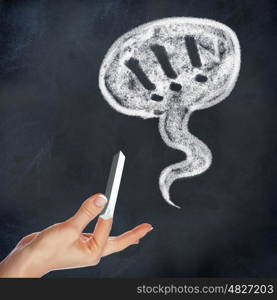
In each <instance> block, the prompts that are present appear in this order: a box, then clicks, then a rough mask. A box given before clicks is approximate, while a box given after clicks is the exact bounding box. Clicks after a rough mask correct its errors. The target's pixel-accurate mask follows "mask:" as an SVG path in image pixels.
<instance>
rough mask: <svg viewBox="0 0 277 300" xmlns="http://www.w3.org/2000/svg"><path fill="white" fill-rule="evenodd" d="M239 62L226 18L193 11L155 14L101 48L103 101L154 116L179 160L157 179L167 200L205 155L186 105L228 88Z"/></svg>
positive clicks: (199, 105) (200, 105)
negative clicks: (180, 14) (192, 130)
mask: <svg viewBox="0 0 277 300" xmlns="http://www.w3.org/2000/svg"><path fill="white" fill-rule="evenodd" d="M239 69H240V46H239V42H238V39H237V37H236V34H235V33H234V32H233V31H232V30H231V29H230V28H229V27H227V26H226V25H224V24H222V23H219V22H216V21H212V20H208V19H198V18H186V17H172V18H166V19H161V20H156V21H153V22H150V23H146V24H144V25H141V26H138V27H136V28H135V29H133V30H131V31H129V32H127V33H126V34H124V35H123V36H121V37H120V38H119V39H118V40H116V41H115V42H114V44H113V45H112V46H111V48H110V49H109V51H108V53H107V54H106V56H105V58H104V60H103V63H102V65H101V69H100V74H99V87H100V90H101V92H102V94H103V96H104V98H105V99H106V100H107V102H108V103H109V104H110V105H111V106H112V107H113V108H114V109H116V110H117V111H119V112H120V113H123V114H126V115H129V116H139V117H142V118H145V119H147V118H159V131H160V134H161V137H162V139H163V140H164V142H165V143H166V144H167V145H168V146H169V147H171V148H173V149H177V150H180V151H183V152H184V153H185V155H186V159H185V160H184V161H181V162H178V163H175V164H173V165H170V166H168V167H166V168H165V169H164V170H163V171H162V172H161V175H160V179H159V185H160V190H161V193H162V195H163V198H164V199H165V200H166V201H167V202H168V203H169V204H171V205H173V206H176V207H179V206H177V205H175V204H174V203H173V202H172V200H171V198H170V194H169V190H170V186H171V185H172V183H173V182H174V181H175V180H176V179H179V178H185V177H190V176H194V175H197V174H201V173H203V172H204V171H206V170H207V169H208V168H209V166H210V165H211V162H212V154H211V151H210V149H209V148H208V147H207V146H206V145H205V144H204V143H203V142H202V141H200V140H199V139H198V138H197V137H195V136H194V135H192V134H191V133H190V132H189V130H188V122H189V119H190V116H191V114H192V112H193V111H195V110H200V109H205V108H208V107H211V106H213V105H215V104H217V103H219V102H220V101H222V100H224V99H225V98H226V97H227V96H228V95H229V94H230V93H231V91H232V89H233V87H234V85H235V83H236V80H237V77H238V74H239Z"/></svg>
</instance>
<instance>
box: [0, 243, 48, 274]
mask: <svg viewBox="0 0 277 300" xmlns="http://www.w3.org/2000/svg"><path fill="white" fill-rule="evenodd" d="M47 272H49V271H48V270H46V269H45V268H43V265H42V264H41V263H40V260H39V255H38V253H37V251H36V249H34V248H32V247H28V246H26V247H24V248H22V249H16V250H14V251H12V252H11V254H10V255H9V256H8V257H6V258H5V259H4V260H3V261H2V262H1V264H0V278H1V277H2V278H9V277H10V278H24V277H25V278H26V277H27V278H35V277H42V276H43V275H45V274H46V273H47Z"/></svg>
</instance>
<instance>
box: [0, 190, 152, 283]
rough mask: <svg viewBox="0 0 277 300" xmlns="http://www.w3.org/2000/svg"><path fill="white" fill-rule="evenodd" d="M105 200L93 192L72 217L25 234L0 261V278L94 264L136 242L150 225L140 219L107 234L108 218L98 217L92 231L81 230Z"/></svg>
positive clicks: (101, 207)
mask: <svg viewBox="0 0 277 300" xmlns="http://www.w3.org/2000/svg"><path fill="white" fill-rule="evenodd" d="M106 203H107V199H106V197H105V196H104V195H102V194H95V195H93V196H91V197H90V198H88V199H87V200H85V201H84V202H83V204H82V205H81V207H80V208H79V210H78V211H77V212H76V213H75V215H74V216H73V217H71V218H69V219H68V220H66V221H64V222H62V223H58V224H54V225H52V226H50V227H48V228H46V229H44V230H43V231H41V232H35V233H32V234H30V235H27V236H25V237H24V238H23V239H22V240H21V241H20V242H19V243H18V244H17V246H16V247H15V249H14V250H13V251H12V252H11V253H10V254H9V255H8V256H7V257H6V258H5V259H4V260H3V261H2V262H1V263H0V278H9V277H10V278H11V277H15V278H19V277H41V276H43V275H45V274H46V273H48V272H50V271H53V270H60V269H70V268H80V267H87V266H94V265H97V264H98V263H99V261H100V259H101V258H102V257H104V256H107V255H110V254H112V253H115V252H119V251H122V250H124V249H125V248H127V247H129V246H130V245H134V244H138V243H139V240H140V239H141V238H143V237H144V236H145V235H146V234H147V233H148V232H149V231H151V230H152V229H153V227H152V226H151V225H150V224H147V223H144V224H141V225H139V226H137V227H135V228H133V229H132V230H130V231H127V232H125V233H123V234H121V235H119V236H115V237H109V235H110V231H111V228H112V218H110V219H107V220H105V219H103V218H101V217H99V218H98V220H97V223H96V226H95V229H94V232H93V233H83V230H84V229H85V227H86V226H87V225H88V224H89V223H90V222H91V221H92V220H93V219H95V218H96V217H97V216H98V215H99V214H100V212H101V211H102V210H103V208H104V207H105V205H106Z"/></svg>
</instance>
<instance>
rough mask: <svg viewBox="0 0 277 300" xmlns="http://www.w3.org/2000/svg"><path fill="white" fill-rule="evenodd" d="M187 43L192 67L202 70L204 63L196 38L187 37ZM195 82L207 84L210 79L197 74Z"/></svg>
mask: <svg viewBox="0 0 277 300" xmlns="http://www.w3.org/2000/svg"><path fill="white" fill-rule="evenodd" d="M185 43H186V48H187V51H188V55H189V59H190V62H191V64H192V66H193V67H195V68H201V67H202V62H201V58H200V55H199V52H198V48H197V45H196V42H195V39H194V37H193V36H191V35H187V36H185ZM195 80H196V81H198V82H206V81H207V80H208V78H207V77H206V76H205V75H202V74H197V75H196V76H195Z"/></svg>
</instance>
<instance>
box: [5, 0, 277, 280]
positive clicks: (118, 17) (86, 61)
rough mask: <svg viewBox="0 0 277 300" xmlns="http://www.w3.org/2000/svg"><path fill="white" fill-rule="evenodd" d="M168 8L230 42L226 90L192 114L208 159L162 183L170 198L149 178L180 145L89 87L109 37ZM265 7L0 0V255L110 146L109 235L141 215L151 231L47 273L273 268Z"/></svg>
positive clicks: (79, 188)
mask: <svg viewBox="0 0 277 300" xmlns="http://www.w3.org/2000/svg"><path fill="white" fill-rule="evenodd" d="M170 16H188V17H189V16H191V17H205V18H210V19H214V20H217V21H219V22H222V23H224V24H226V25H228V26H229V27H231V28H232V29H233V30H234V31H235V32H236V33H237V36H238V38H239V41H240V44H241V51H242V64H241V72H240V76H239V79H238V82H237V84H236V86H235V88H234V90H233V92H232V94H231V95H230V96H229V97H228V98H227V99H226V100H225V101H223V102H221V103H220V104H218V105H216V106H214V107H212V108H210V109H207V110H203V111H199V112H196V113H195V114H194V115H193V116H192V118H191V120H190V130H191V132H192V133H193V134H195V135H196V136H197V137H199V138H200V139H202V140H203V141H204V142H205V143H206V144H207V145H208V146H209V147H210V149H211V151H212V153H213V156H214V159H213V164H212V166H211V167H210V168H209V170H208V171H207V172H206V173H204V174H202V175H200V176H197V177H193V178H190V179H186V180H180V181H177V182H176V183H174V185H173V186H172V188H171V195H172V199H173V200H174V202H175V203H176V204H178V205H180V206H182V209H181V210H178V209H176V208H174V207H172V206H169V205H168V204H166V202H165V201H164V200H163V198H162V197H161V194H160V190H159V186H158V178H159V175H160V172H161V170H162V169H163V168H164V167H166V166H168V165H169V164H171V163H174V162H178V161H181V160H183V159H184V156H183V153H182V152H179V151H175V150H173V149H170V148H168V147H167V146H166V145H165V144H164V143H163V141H162V139H161V138H160V136H159V133H158V120H157V119H149V120H143V119H140V118H135V117H128V116H126V115H122V114H120V113H118V112H116V111H115V110H113V109H112V108H111V107H110V106H109V105H108V104H107V102H106V101H105V100H104V99H103V96H102V95H101V93H100V91H99V88H98V72H99V68H100V65H101V62H102V59H103V57H104V55H105V53H106V51H107V50H108V49H109V47H110V46H111V44H112V43H113V41H114V40H115V39H117V38H118V37H119V36H121V35H122V34H123V33H125V32H127V31H128V30H131V29H132V28H134V27H135V26H137V25H140V24H143V23H145V22H148V21H151V20H155V19H159V18H163V17H170ZM276 20H277V5H276V1H274V0H272V1H270V0H268V1H252V0H233V1H228V0H226V1H223V0H217V1H216V0H214V1H212V0H207V1H200V0H199V1H192V0H190V1H188V0H187V1H186V0H160V1H158V0H157V1H153V0H152V1H150V0H143V1H142V0H140V1H138V0H137V1H131V0H129V1H127V0H126V1H123V0H121V1H120V0H118V1H117V0H109V1H108V0H105V1H96V0H95V1H89V0H87V1H85V0H83V1H81V0H80V1H77V0H76V1H71V0H70V1H69V0H66V1H42V0H41V1H11V0H9V1H1V2H0V143H1V147H0V149H1V150H0V166H1V167H0V258H1V259H2V258H4V257H5V256H6V255H7V254H8V253H9V252H10V251H11V250H12V248H13V247H14V246H15V244H16V243H17V242H18V240H19V239H20V238H21V237H22V236H24V235H26V234H28V233H31V232H34V231H39V230H41V229H43V228H45V227H46V226H49V225H51V224H53V223H56V222H59V221H63V220H64V219H66V218H68V217H69V216H71V215H72V214H73V213H74V211H75V210H76V209H77V208H78V207H79V205H80V204H81V203H82V201H83V200H84V199H85V198H86V197H88V196H89V195H91V194H93V193H96V192H103V191H104V190H105V186H106V181H107V178H108V173H109V168H110V163H111V160H112V157H113V155H114V154H115V153H116V152H117V151H118V150H122V151H123V152H124V154H125V155H126V165H125V170H124V173H123V178H122V185H121V189H120V194H119V199H118V203H117V207H116V215H115V219H114V226H113V234H119V233H121V232H123V231H126V230H128V229H129V228H131V227H133V226H134V225H136V224H139V223H142V222H149V223H151V224H153V226H154V230H153V231H152V232H151V234H149V236H147V237H146V238H145V239H144V240H142V241H141V243H140V245H139V246H132V247H131V248H130V249H127V250H126V251H124V252H122V253H119V254H116V255H112V256H110V257H107V258H105V259H103V260H102V261H101V263H100V264H99V265H98V266H96V267H91V268H84V269H76V270H67V271H59V272H52V273H50V274H48V275H47V277H92V278H103V277H113V278H114V277H123V278H126V277H169V276H172V277H178V276H185V277H186V276H190V277H197V276H223V277H229V276H232V277H238V276H245V277H276V270H277V252H276V250H277V202H276V196H277V184H276V177H277V157H276V154H275V153H276V150H277V117H276V113H277V100H276V91H277V85H276V70H277V60H276V58H275V56H276V50H277V49H276V45H277V28H276V27H277V21H276ZM90 228H91V226H90ZM90 228H88V230H90Z"/></svg>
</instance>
